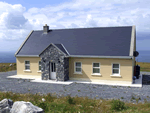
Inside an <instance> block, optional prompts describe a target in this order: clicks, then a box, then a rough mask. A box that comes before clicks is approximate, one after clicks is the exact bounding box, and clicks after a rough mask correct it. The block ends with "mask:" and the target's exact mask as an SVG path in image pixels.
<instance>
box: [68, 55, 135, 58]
mask: <svg viewBox="0 0 150 113" xmlns="http://www.w3.org/2000/svg"><path fill="white" fill-rule="evenodd" d="M68 57H85V58H119V59H132V58H133V57H132V56H91V55H70V56H68Z"/></svg>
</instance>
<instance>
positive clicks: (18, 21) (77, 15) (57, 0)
mask: <svg viewBox="0 0 150 113" xmlns="http://www.w3.org/2000/svg"><path fill="white" fill-rule="evenodd" d="M149 6H150V0H44V1H43V0H36V1H35V0H4V1H0V51H6V52H7V51H8V52H10V51H15V52H16V51H17V50H18V49H19V47H20V46H21V44H22V43H23V41H24V40H25V39H26V37H27V36H28V34H29V33H30V31H31V30H42V29H43V26H44V25H45V24H47V25H48V26H49V28H50V29H65V28H84V27H86V28H87V27H111V26H132V25H135V26H136V46H137V48H136V49H137V51H138V50H150V44H149V43H150V8H149Z"/></svg>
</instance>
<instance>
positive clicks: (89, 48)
mask: <svg viewBox="0 0 150 113" xmlns="http://www.w3.org/2000/svg"><path fill="white" fill-rule="evenodd" d="M135 52H136V30H135V26H121V27H93V28H74V29H49V26H47V24H46V25H45V26H43V30H35V31H34V30H32V31H31V32H30V34H29V35H28V36H27V38H26V39H25V41H24V42H23V44H22V45H21V47H20V48H19V49H18V51H17V52H16V53H15V57H16V63H17V75H33V76H34V75H37V76H39V77H41V79H42V80H50V79H53V80H56V81H68V80H80V81H93V82H102V81H106V82H113V83H122V84H132V83H133V76H134V66H135V57H136V56H135V55H134V53H135Z"/></svg>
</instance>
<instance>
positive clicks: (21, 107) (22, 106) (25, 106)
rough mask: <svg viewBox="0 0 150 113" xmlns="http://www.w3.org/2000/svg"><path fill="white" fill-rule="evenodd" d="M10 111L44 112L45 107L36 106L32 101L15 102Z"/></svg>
mask: <svg viewBox="0 0 150 113" xmlns="http://www.w3.org/2000/svg"><path fill="white" fill-rule="evenodd" d="M10 113H44V111H43V109H41V108H39V107H37V106H34V105H33V104H32V103H31V102H25V101H16V102H14V104H13V106H12V109H11V110H10Z"/></svg>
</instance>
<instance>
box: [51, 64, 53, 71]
mask: <svg viewBox="0 0 150 113" xmlns="http://www.w3.org/2000/svg"><path fill="white" fill-rule="evenodd" d="M51 72H53V63H51Z"/></svg>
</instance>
